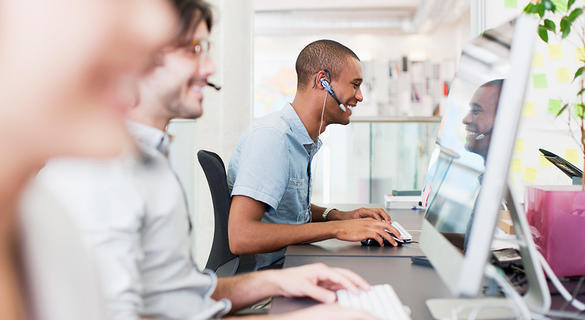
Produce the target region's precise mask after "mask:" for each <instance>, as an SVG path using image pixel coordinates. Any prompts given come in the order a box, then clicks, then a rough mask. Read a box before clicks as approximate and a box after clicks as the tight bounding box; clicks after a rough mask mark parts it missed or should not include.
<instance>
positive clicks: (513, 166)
mask: <svg viewBox="0 0 585 320" xmlns="http://www.w3.org/2000/svg"><path fill="white" fill-rule="evenodd" d="M510 171H511V172H512V173H519V172H522V159H521V158H513V159H512V162H511V163H510Z"/></svg>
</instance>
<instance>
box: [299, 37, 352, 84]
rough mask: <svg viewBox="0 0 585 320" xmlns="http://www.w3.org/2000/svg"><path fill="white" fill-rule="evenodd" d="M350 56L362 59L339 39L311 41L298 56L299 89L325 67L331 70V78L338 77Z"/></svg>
mask: <svg viewBox="0 0 585 320" xmlns="http://www.w3.org/2000/svg"><path fill="white" fill-rule="evenodd" d="M348 57H352V58H355V59H357V60H358V61H359V60H360V58H358V56H357V55H356V54H355V53H354V52H353V51H352V50H351V49H350V48H348V47H346V46H344V45H342V44H341V43H339V42H337V41H333V40H317V41H315V42H311V43H309V44H308V45H307V46H306V47H305V48H304V49H303V50H301V53H299V56H298V57H297V62H296V65H295V68H296V71H297V90H301V89H304V88H305V87H306V86H307V85H309V84H310V83H311V82H312V77H313V76H314V74H315V73H317V72H319V71H321V70H323V69H327V70H329V72H330V75H331V78H335V77H337V76H338V75H339V73H340V72H341V70H342V69H343V67H344V66H345V64H346V62H347V58H348ZM329 80H330V81H333V80H332V79H329ZM311 85H312V84H311Z"/></svg>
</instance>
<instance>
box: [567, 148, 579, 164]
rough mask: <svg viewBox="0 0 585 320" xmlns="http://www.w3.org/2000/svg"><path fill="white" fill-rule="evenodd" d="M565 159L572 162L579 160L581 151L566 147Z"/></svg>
mask: <svg viewBox="0 0 585 320" xmlns="http://www.w3.org/2000/svg"><path fill="white" fill-rule="evenodd" d="M565 159H566V160H567V161H569V162H570V163H573V164H576V163H578V162H579V151H578V150H577V149H565Z"/></svg>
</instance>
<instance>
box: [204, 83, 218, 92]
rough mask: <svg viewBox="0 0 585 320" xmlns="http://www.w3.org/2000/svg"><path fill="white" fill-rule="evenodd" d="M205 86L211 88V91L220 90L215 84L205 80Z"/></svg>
mask: <svg viewBox="0 0 585 320" xmlns="http://www.w3.org/2000/svg"><path fill="white" fill-rule="evenodd" d="M205 84H206V85H208V86H210V87H212V88H213V89H215V90H217V91H219V90H221V86H218V85H217V84H214V83H211V82H209V81H207V80H205Z"/></svg>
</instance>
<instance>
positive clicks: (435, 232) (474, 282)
mask: <svg viewBox="0 0 585 320" xmlns="http://www.w3.org/2000/svg"><path fill="white" fill-rule="evenodd" d="M535 33H536V22H535V21H534V20H533V19H532V18H529V17H519V18H516V19H514V20H512V21H509V22H507V23H505V24H503V25H501V26H499V27H497V28H494V29H491V30H488V31H486V32H484V33H483V34H482V35H480V36H479V37H477V38H475V39H473V40H472V41H470V42H469V43H468V44H467V45H465V46H464V48H463V52H462V55H461V57H460V60H459V67H458V71H457V73H456V76H455V79H454V81H453V83H452V86H451V90H450V93H449V96H448V98H447V100H446V104H444V105H445V106H446V108H447V110H446V113H445V114H444V116H443V123H442V126H441V130H440V133H439V137H438V138H437V144H438V147H437V150H436V156H435V157H434V162H433V163H432V165H430V166H429V173H428V175H427V177H428V178H427V186H428V187H429V189H430V190H427V192H429V197H428V202H427V209H426V212H425V219H424V221H423V227H422V232H421V238H420V246H421V248H422V250H423V252H424V253H425V254H426V255H427V257H428V258H429V260H430V262H431V263H432V264H433V266H434V267H435V269H436V270H437V272H438V273H439V275H440V276H441V278H442V279H443V281H444V282H445V284H446V285H447V287H448V288H449V289H450V290H451V291H452V293H453V294H455V295H458V296H461V297H475V296H477V295H478V292H479V289H480V288H481V285H482V280H483V276H484V270H485V267H486V264H487V261H488V257H489V254H490V249H491V243H492V239H493V236H494V232H495V227H496V225H497V219H498V215H499V210H500V207H501V205H502V199H503V197H504V195H506V198H508V205H509V206H511V208H510V211H511V215H512V217H513V220H514V227H515V231H516V234H517V236H518V237H519V240H520V241H519V243H520V251H521V255H522V257H523V261H524V267H525V271H526V274H527V277H528V281H529V286H530V288H529V290H528V293H527V294H525V296H524V299H525V300H526V302H527V303H528V304H529V305H530V306H531V307H532V308H533V309H536V310H542V311H545V310H547V309H548V308H549V306H550V295H549V293H548V288H547V286H546V281H545V278H544V275H543V273H542V269H541V268H540V267H539V264H538V263H537V261H538V260H537V258H536V251H535V247H534V243H533V242H532V238H531V236H530V234H529V230H528V226H527V222H526V219H525V217H524V215H523V214H522V211H521V210H519V207H518V206H517V204H516V203H515V202H513V199H512V198H511V193H510V192H509V191H508V184H507V181H508V170H509V166H510V159H511V157H512V152H513V149H514V145H515V140H516V133H517V128H518V123H519V121H520V115H521V110H522V107H523V101H524V94H525V90H526V84H527V81H528V76H529V72H530V65H531V61H532V46H533V41H534V39H535Z"/></svg>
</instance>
